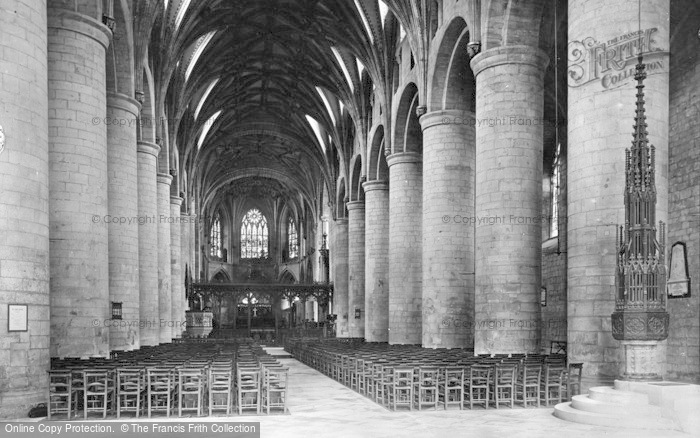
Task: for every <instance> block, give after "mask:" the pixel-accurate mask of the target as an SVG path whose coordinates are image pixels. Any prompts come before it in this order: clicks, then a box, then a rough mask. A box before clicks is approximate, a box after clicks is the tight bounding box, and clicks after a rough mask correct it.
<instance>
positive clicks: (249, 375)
mask: <svg viewBox="0 0 700 438" xmlns="http://www.w3.org/2000/svg"><path fill="white" fill-rule="evenodd" d="M260 383H261V382H260V370H259V369H255V368H240V367H238V368H237V369H236V400H237V403H236V405H237V406H238V414H239V415H243V410H244V409H255V413H256V414H260Z"/></svg>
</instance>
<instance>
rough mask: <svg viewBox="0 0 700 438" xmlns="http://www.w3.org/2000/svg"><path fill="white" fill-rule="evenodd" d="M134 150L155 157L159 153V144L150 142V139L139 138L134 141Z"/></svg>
mask: <svg viewBox="0 0 700 438" xmlns="http://www.w3.org/2000/svg"><path fill="white" fill-rule="evenodd" d="M136 152H140V153H142V154H149V155H153V156H154V157H156V158H157V157H158V154H159V153H160V146H158V145H157V144H155V143H151V142H150V141H143V140H139V141H138V142H137V143H136ZM171 178H172V177H171Z"/></svg>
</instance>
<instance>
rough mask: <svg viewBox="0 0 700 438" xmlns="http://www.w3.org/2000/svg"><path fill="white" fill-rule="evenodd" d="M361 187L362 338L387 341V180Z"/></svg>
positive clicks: (364, 184)
mask: <svg viewBox="0 0 700 438" xmlns="http://www.w3.org/2000/svg"><path fill="white" fill-rule="evenodd" d="M362 187H363V188H364V190H365V312H366V317H365V340H366V341H367V342H389V184H388V183H387V182H386V181H368V182H365V183H363V184H362Z"/></svg>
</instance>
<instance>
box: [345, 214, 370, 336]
mask: <svg viewBox="0 0 700 438" xmlns="http://www.w3.org/2000/svg"><path fill="white" fill-rule="evenodd" d="M356 309H360V318H359V319H358V318H356V317H355V310H356ZM365 318H366V315H365V203H364V201H352V202H348V323H349V324H348V325H349V326H350V337H351V338H364V337H365Z"/></svg>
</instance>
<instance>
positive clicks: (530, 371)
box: [515, 362, 542, 408]
mask: <svg viewBox="0 0 700 438" xmlns="http://www.w3.org/2000/svg"><path fill="white" fill-rule="evenodd" d="M541 380H542V365H541V364H539V363H527V362H525V363H524V364H523V366H522V367H521V370H520V372H519V374H518V381H517V382H515V388H516V392H515V394H516V402H520V403H522V404H523V407H524V408H526V407H527V406H528V403H536V404H537V407H538V408H539V407H540V394H539V391H540V383H541Z"/></svg>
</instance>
